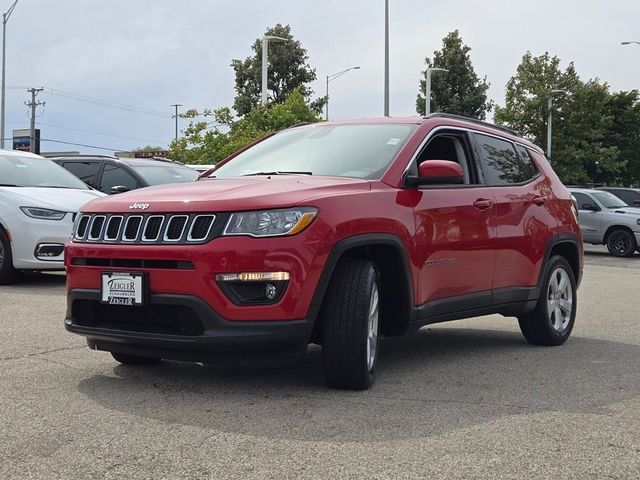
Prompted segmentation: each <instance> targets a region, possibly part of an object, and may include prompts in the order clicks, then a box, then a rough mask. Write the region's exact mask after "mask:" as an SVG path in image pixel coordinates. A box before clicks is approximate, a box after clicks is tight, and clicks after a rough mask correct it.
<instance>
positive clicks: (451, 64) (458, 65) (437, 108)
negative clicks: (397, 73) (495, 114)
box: [416, 30, 493, 119]
mask: <svg viewBox="0 0 640 480" xmlns="http://www.w3.org/2000/svg"><path fill="white" fill-rule="evenodd" d="M470 51H471V48H470V47H468V46H467V45H465V44H464V43H462V38H461V37H460V32H459V31H458V30H455V31H453V32H450V33H449V34H448V35H447V36H446V37H444V38H443V39H442V49H441V50H436V51H434V52H433V59H431V58H429V57H427V58H426V59H425V64H426V66H427V67H438V68H446V69H447V70H449V71H448V72H441V73H438V74H435V75H432V77H431V111H432V112H446V113H453V114H456V115H464V116H466V117H473V118H479V119H484V118H485V116H486V113H487V112H488V111H489V110H491V108H492V106H493V102H491V101H490V100H488V99H487V90H488V89H489V85H490V84H489V83H488V82H487V78H486V77H485V78H483V79H482V80H481V79H480V78H479V77H478V75H477V74H476V72H475V70H474V68H473V65H472V64H471V58H470V57H469V52H470ZM425 76H426V69H425V70H424V71H423V72H422V76H421V79H420V86H419V90H418V98H417V99H416V111H417V112H418V113H419V114H420V115H424V113H425V97H424V92H425V88H426V80H425Z"/></svg>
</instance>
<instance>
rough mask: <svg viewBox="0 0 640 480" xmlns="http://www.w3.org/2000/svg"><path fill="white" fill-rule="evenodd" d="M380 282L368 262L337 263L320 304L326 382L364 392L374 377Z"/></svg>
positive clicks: (333, 385) (378, 324)
mask: <svg viewBox="0 0 640 480" xmlns="http://www.w3.org/2000/svg"><path fill="white" fill-rule="evenodd" d="M379 313H380V279H379V275H378V272H377V271H376V268H375V265H374V263H373V262H371V261H369V260H361V259H347V260H344V261H341V262H340V264H338V266H337V268H336V271H335V272H334V274H333V277H332V279H331V284H330V286H329V290H328V292H327V295H326V297H325V300H324V305H323V323H322V362H323V367H324V375H325V381H326V383H327V384H328V385H329V386H331V387H334V388H341V389H350V390H366V389H367V388H369V387H370V386H371V385H372V384H373V382H374V381H375V377H376V363H377V359H378V352H379V345H380V335H379V333H380V321H379V317H380V315H379Z"/></svg>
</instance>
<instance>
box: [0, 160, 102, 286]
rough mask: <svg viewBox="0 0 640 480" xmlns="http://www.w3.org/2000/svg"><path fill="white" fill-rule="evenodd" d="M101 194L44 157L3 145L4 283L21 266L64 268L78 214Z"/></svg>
mask: <svg viewBox="0 0 640 480" xmlns="http://www.w3.org/2000/svg"><path fill="white" fill-rule="evenodd" d="M101 196H104V194H102V193H100V192H97V191H95V190H92V189H90V188H89V187H87V185H85V184H84V182H82V181H81V180H79V179H77V178H76V177H74V176H73V175H72V174H71V173H69V172H67V171H66V170H65V169H64V168H62V167H60V166H59V165H56V164H55V163H54V162H52V161H50V160H47V159H46V158H44V157H41V156H39V155H34V154H32V153H25V152H18V151H13V150H0V285H1V284H6V283H10V282H11V281H12V280H13V278H14V277H15V274H16V272H17V271H18V270H62V269H64V244H65V242H66V241H67V240H68V239H69V236H70V235H71V230H72V227H73V221H74V218H75V215H76V213H77V212H78V210H79V209H80V207H81V206H82V205H84V204H85V203H87V202H88V201H89V200H92V199H94V198H96V197H101Z"/></svg>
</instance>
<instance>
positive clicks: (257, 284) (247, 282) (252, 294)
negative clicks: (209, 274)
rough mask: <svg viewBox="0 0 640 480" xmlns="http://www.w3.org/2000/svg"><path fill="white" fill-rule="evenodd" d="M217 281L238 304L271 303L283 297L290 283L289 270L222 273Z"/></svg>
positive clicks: (225, 292)
mask: <svg viewBox="0 0 640 480" xmlns="http://www.w3.org/2000/svg"><path fill="white" fill-rule="evenodd" d="M216 281H217V282H218V286H219V287H220V289H221V290H222V291H223V292H224V294H225V295H226V296H227V297H228V298H229V300H231V301H232V302H233V303H235V304H236V305H269V304H273V303H276V302H277V301H278V300H280V298H281V297H282V294H283V293H284V291H285V290H286V288H287V284H288V283H289V272H244V273H220V274H218V275H216Z"/></svg>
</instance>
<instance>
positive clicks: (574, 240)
mask: <svg viewBox="0 0 640 480" xmlns="http://www.w3.org/2000/svg"><path fill="white" fill-rule="evenodd" d="M563 243H567V244H571V245H572V246H574V247H575V248H576V251H577V252H578V268H577V270H578V275H575V277H576V278H575V280H576V287H578V286H580V281H581V280H582V265H583V263H582V262H581V261H580V258H579V257H580V239H579V238H578V236H577V235H575V234H573V233H563V234H559V235H555V236H554V237H552V238H551V240H549V243H548V244H547V249H546V251H545V254H544V261H543V262H542V266H541V267H540V272H539V273H538V283H537V286H538V288H539V289H542V282H543V281H544V275H545V272H546V271H547V267H548V265H549V260H551V251H552V250H553V248H554V247H556V246H558V245H562V244H563ZM567 261H569V259H567ZM574 274H575V272H574Z"/></svg>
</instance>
